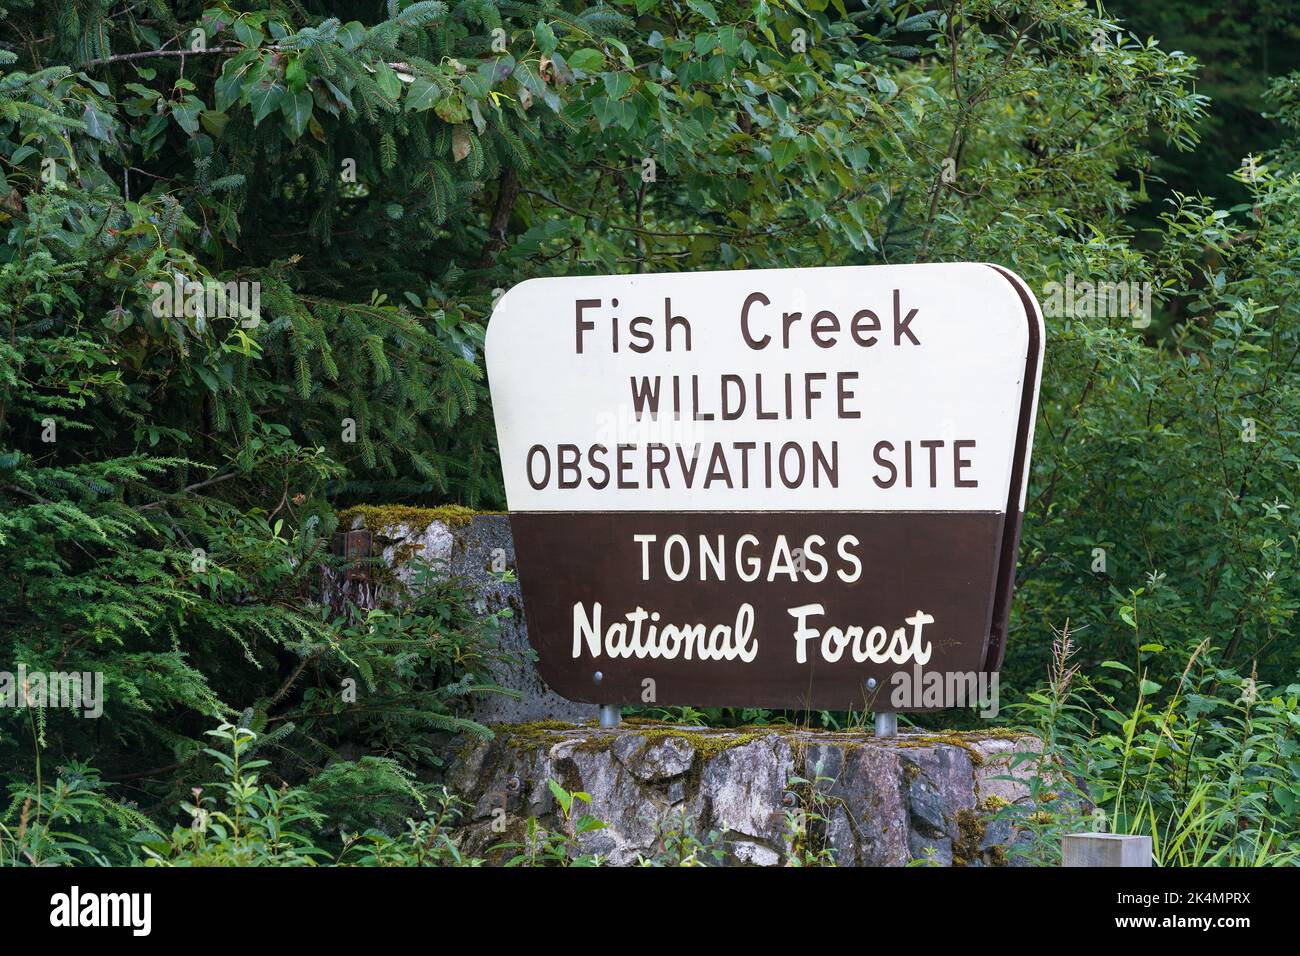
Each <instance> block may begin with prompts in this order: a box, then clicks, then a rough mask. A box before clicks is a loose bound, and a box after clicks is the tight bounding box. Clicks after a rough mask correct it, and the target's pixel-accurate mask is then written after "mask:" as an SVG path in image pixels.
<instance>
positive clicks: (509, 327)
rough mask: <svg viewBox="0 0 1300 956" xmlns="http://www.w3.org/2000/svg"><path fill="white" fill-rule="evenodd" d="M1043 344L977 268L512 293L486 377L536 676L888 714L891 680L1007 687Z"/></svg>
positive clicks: (663, 696)
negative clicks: (941, 678)
mask: <svg viewBox="0 0 1300 956" xmlns="http://www.w3.org/2000/svg"><path fill="white" fill-rule="evenodd" d="M1041 346H1042V326H1041V318H1040V317H1039V312H1038V308H1037V305H1036V303H1035V302H1034V300H1033V297H1032V296H1031V295H1030V294H1029V293H1028V292H1027V290H1025V288H1024V285H1023V283H1022V282H1020V280H1018V279H1017V278H1016V277H1015V276H1013V275H1012V274H1010V273H1009V272H1006V271H1005V270H1003V269H1000V268H998V267H993V266H988V265H983V264H972V263H960V264H945V265H926V266H876V267H850V268H843V269H801V270H769V271H756V272H719V273H695V274H686V275H662V276H616V277H581V278H566V279H547V280H532V281H530V282H526V283H523V284H522V285H520V286H517V287H515V288H514V289H512V290H511V291H510V292H509V293H507V295H506V296H505V297H503V299H502V301H501V302H500V304H499V305H498V307H497V309H496V311H495V312H494V315H493V318H492V322H491V324H490V326H489V329H488V372H489V376H490V380H491V386H492V395H493V403H494V408H495V413H496V417H497V429H498V436H499V439H500V447H501V458H502V465H503V470H504V475H505V481H506V490H507V496H508V498H509V503H510V508H511V523H512V527H513V529H514V537H515V552H516V556H517V559H518V565H519V568H518V570H519V576H520V581H521V584H522V587H523V591H524V603H525V614H526V619H527V625H528V633H529V638H530V640H531V642H532V643H533V646H534V648H535V649H536V650H537V652H538V657H539V668H540V669H541V672H542V675H543V677H544V678H545V679H546V680H547V682H548V683H549V684H550V685H551V686H552V687H553V688H554V689H555V690H556V691H558V692H559V693H561V694H563V695H565V696H567V697H570V698H572V699H574V700H581V701H589V702H593V703H595V702H599V703H629V704H630V703H643V702H651V701H653V702H655V703H660V704H692V705H696V706H707V705H725V706H756V707H790V708H818V709H835V710H843V709H866V708H870V709H874V710H889V709H917V707H915V706H912V705H910V704H901V705H891V704H890V697H889V688H890V686H891V684H892V683H893V682H895V680H896V679H897V677H898V675H899V674H900V673H907V674H919V673H920V672H922V671H923V672H925V673H936V672H937V673H942V674H955V673H963V674H976V673H979V672H987V671H990V670H995V669H996V668H997V667H998V666H999V664H1000V662H1001V657H1002V653H1003V649H1004V645H1005V633H1006V616H1007V613H1008V609H1009V604H1010V589H1011V585H1012V582H1013V579H1014V569H1015V550H1016V546H1017V541H1018V536H1019V525H1020V517H1021V510H1022V508H1023V501H1024V488H1025V477H1026V473H1025V469H1026V467H1027V462H1028V455H1029V449H1030V447H1031V444H1032V431H1033V414H1034V406H1035V403H1036V397H1037V385H1038V377H1039V368H1040V365H1041Z"/></svg>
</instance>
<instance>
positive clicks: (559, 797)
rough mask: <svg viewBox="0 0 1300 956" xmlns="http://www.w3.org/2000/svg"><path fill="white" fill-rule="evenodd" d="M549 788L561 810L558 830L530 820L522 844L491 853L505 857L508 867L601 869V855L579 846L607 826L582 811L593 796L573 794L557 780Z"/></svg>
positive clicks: (506, 845) (499, 847) (501, 846)
mask: <svg viewBox="0 0 1300 956" xmlns="http://www.w3.org/2000/svg"><path fill="white" fill-rule="evenodd" d="M546 786H547V788H548V789H549V790H550V791H551V796H552V797H554V798H555V802H556V803H557V804H558V805H559V808H560V812H559V813H558V814H557V815H556V816H557V823H556V829H548V828H547V827H545V826H543V825H542V823H541V822H540V821H539V820H538V819H537V818H536V817H529V818H528V820H527V821H525V823H524V837H523V842H522V843H519V842H506V843H499V844H497V845H496V846H494V847H492V848H491V851H490V852H499V853H502V854H504V865H505V866H529V867H532V866H561V867H564V866H601V865H602V864H603V862H604V860H603V858H602V857H601V855H600V854H598V853H595V854H593V853H586V852H584V851H583V850H582V848H581V844H580V843H579V838H580V837H581V836H583V835H584V834H587V833H591V832H593V831H595V830H600V829H603V828H604V826H605V824H604V823H603V822H602V821H600V820H598V819H596V818H595V817H593V816H592V815H591V814H589V813H586V812H583V810H582V808H583V807H585V806H588V805H590V804H591V794H589V793H583V792H582V791H580V790H579V791H572V792H571V791H569V790H566V789H565V788H564V787H562V786H561V785H560V784H558V783H556V782H555V781H554V780H547V781H546Z"/></svg>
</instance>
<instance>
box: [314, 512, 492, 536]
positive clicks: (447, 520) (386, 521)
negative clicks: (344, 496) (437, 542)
mask: <svg viewBox="0 0 1300 956" xmlns="http://www.w3.org/2000/svg"><path fill="white" fill-rule="evenodd" d="M480 514H489V512H485V511H475V510H474V509H473V508H466V507H464V506H463V505H439V506H437V507H436V508H417V507H415V506H413V505H355V506H353V507H351V508H346V509H344V510H343V511H340V512H339V527H341V528H344V529H347V528H350V527H351V526H352V522H353V521H355V520H356V519H357V518H360V519H361V527H363V528H365V529H366V530H367V531H370V532H372V533H374V534H382V533H383V532H385V531H387V530H388V529H389V528H394V527H396V526H398V525H403V524H404V525H406V526H407V527H409V528H411V529H412V530H422V529H424V528H427V527H428V526H429V525H431V524H433V523H434V522H435V521H440V522H442V523H443V524H445V525H446V526H447V527H449V528H460V527H463V526H465V525H467V524H469V523H470V522H471V521H473V520H474V516H475V515H480Z"/></svg>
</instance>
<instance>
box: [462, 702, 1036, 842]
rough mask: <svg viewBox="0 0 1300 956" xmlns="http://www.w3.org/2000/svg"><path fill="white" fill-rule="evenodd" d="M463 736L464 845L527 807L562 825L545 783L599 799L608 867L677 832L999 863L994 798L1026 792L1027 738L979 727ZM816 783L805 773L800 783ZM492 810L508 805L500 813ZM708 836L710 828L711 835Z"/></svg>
mask: <svg viewBox="0 0 1300 956" xmlns="http://www.w3.org/2000/svg"><path fill="white" fill-rule="evenodd" d="M497 730H498V735H497V737H496V738H495V739H493V740H489V741H479V742H474V743H471V744H469V745H467V747H466V749H465V750H464V751H463V752H462V753H461V754H460V755H459V756H458V757H457V759H456V760H455V761H454V763H453V766H452V768H451V775H450V778H449V785H450V786H451V788H452V789H453V790H455V791H456V792H457V793H458V794H459V795H460V796H461V797H462V798H463V799H464V800H465V801H466V802H467V803H468V805H469V807H470V808H471V809H469V810H468V811H467V813H466V815H465V817H464V819H463V820H462V826H461V828H460V831H459V840H460V843H461V848H462V850H463V851H464V852H467V853H470V854H475V855H480V856H482V855H486V856H488V857H489V859H492V858H493V856H492V854H491V853H490V852H489V850H490V848H491V847H493V846H496V845H497V844H500V843H504V842H520V841H521V839H522V833H523V830H524V826H525V823H526V821H527V819H528V817H529V816H534V817H537V818H538V820H539V822H540V823H541V825H542V826H543V827H546V828H548V829H555V830H557V831H562V830H563V829H564V828H565V823H564V821H563V819H562V816H561V815H560V814H559V813H558V808H557V806H556V805H555V801H554V798H553V797H552V796H551V794H550V792H549V789H548V787H547V780H555V781H556V782H557V783H559V784H560V785H562V786H564V787H565V788H566V789H568V790H571V791H576V790H581V791H585V792H586V793H588V794H590V795H591V805H590V807H584V808H583V812H586V813H590V814H591V815H592V816H594V817H596V818H597V819H599V820H601V821H603V822H604V823H605V824H606V826H605V827H604V828H603V829H600V830H596V831H593V832H592V833H588V834H584V835H582V836H580V837H578V838H577V840H576V845H577V847H578V848H579V849H580V850H581V852H584V853H599V854H602V855H603V856H604V857H605V858H606V862H607V863H609V864H613V865H623V866H625V865H631V864H635V863H637V862H638V861H639V860H640V859H641V858H649V859H655V858H661V859H662V858H665V857H667V856H669V855H670V854H669V852H668V851H669V848H670V845H673V844H674V843H675V842H680V839H681V838H682V837H687V838H691V839H693V840H695V841H698V842H699V844H701V845H703V846H704V847H706V848H713V847H716V848H719V849H720V850H721V852H722V854H723V862H726V863H729V864H732V865H757V866H774V865H781V864H784V863H787V862H789V861H790V860H791V859H792V858H794V857H798V858H800V859H802V860H804V861H809V860H811V859H813V858H815V857H818V856H821V855H828V856H829V857H830V858H831V859H832V860H833V861H834V862H835V863H836V864H838V865H840V866H905V865H907V864H908V863H910V862H913V861H918V862H922V863H928V864H930V865H941V866H950V865H966V866H979V865H996V864H1001V863H1003V862H1004V861H1005V856H1004V848H1005V846H1006V845H1007V844H1009V843H1011V842H1012V841H1013V840H1014V839H1015V836H1016V835H1015V834H1014V833H1013V830H1012V827H1011V825H1010V823H1009V822H1006V821H1003V820H996V819H994V814H993V812H992V811H991V810H989V809H988V804H986V803H985V802H984V801H985V800H986V798H987V797H989V796H995V797H996V798H997V800H995V801H991V802H992V803H998V802H1000V801H1002V800H1007V801H1009V802H1011V801H1016V800H1026V799H1027V797H1028V788H1027V787H1026V786H1025V785H1023V784H1021V783H1019V782H1018V781H997V786H996V787H995V788H993V791H991V792H988V793H986V792H985V791H984V790H983V787H982V783H981V781H992V780H993V779H994V778H996V777H998V776H1005V775H1008V770H1007V762H1008V761H1009V760H1010V758H1011V757H1012V755H1014V754H1016V753H1024V752H1032V751H1036V750H1037V747H1038V741H1037V740H1036V739H1034V738H1032V737H1017V738H1008V737H993V736H981V735H979V734H970V735H965V736H958V735H946V736H943V737H941V738H940V737H927V736H924V735H909V734H903V735H900V736H899V737H897V738H895V739H892V740H880V739H877V738H875V737H872V736H867V735H859V734H851V733H827V732H818V731H803V730H794V729H790V728H773V729H772V730H771V731H770V732H766V731H753V730H746V731H736V730H716V729H706V728H698V727H672V726H670V725H666V724H652V723H649V722H645V723H642V722H637V723H635V724H631V725H626V726H624V727H623V728H620V729H617V730H601V729H599V728H596V727H593V726H565V725H562V724H559V723H557V722H552V721H548V722H545V723H542V724H525V725H513V726H502V727H499V728H497ZM796 778H798V779H802V780H804V781H807V783H804V784H797V783H795V782H794V781H795V779H796ZM498 808H503V812H502V811H501V810H499V809H498ZM711 834H714V835H715V836H711Z"/></svg>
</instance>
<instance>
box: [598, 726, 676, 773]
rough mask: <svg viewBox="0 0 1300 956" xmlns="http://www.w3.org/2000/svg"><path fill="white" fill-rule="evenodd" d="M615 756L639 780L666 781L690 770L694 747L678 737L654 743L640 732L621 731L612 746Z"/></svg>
mask: <svg viewBox="0 0 1300 956" xmlns="http://www.w3.org/2000/svg"><path fill="white" fill-rule="evenodd" d="M612 747H613V751H614V756H616V757H618V759H619V761H620V762H621V763H622V764H623V766H624V767H626V768H627V770H628V773H630V774H632V775H633V776H634V777H636V778H637V779H638V780H668V779H671V778H672V777H678V776H681V775H682V774H684V773H685V772H686V771H688V770H690V769H691V764H692V763H693V762H694V760H695V748H694V747H692V746H691V745H690V743H688V742H687V741H686V740H685V739H683V738H681V737H665V738H661V739H659V740H655V741H653V742H651V741H647V740H646V738H645V737H643V736H641V735H639V734H624V735H623V736H621V737H619V738H617V739H616V740H615V741H614V743H613V745H612Z"/></svg>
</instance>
